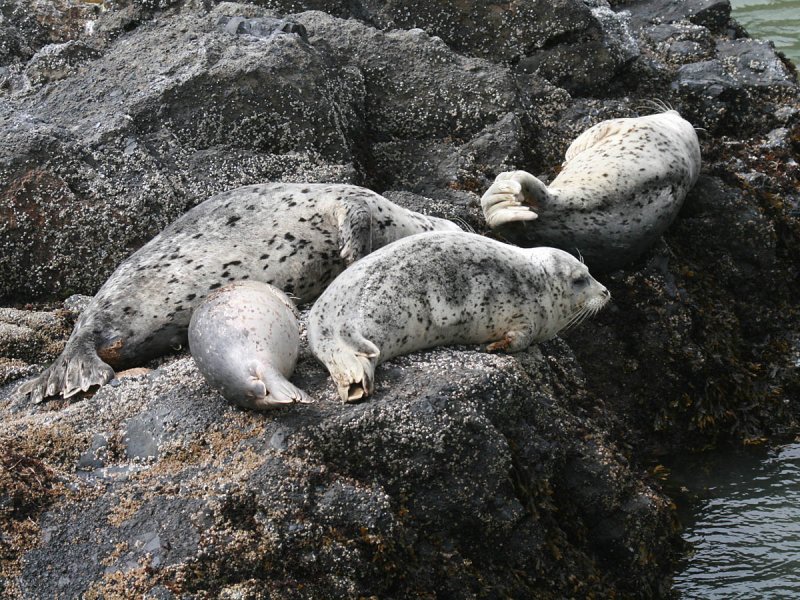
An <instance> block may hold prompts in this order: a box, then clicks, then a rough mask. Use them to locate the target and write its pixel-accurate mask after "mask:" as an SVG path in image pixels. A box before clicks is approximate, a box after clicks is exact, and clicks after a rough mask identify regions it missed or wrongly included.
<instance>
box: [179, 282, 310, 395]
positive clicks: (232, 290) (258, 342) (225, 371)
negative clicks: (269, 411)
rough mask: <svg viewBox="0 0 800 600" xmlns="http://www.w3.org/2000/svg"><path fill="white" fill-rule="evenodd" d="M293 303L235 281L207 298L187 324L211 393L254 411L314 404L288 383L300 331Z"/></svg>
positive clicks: (279, 294)
mask: <svg viewBox="0 0 800 600" xmlns="http://www.w3.org/2000/svg"><path fill="white" fill-rule="evenodd" d="M299 329H300V328H299V325H298V323H297V313H296V309H295V307H294V304H292V301H291V300H290V299H289V297H288V296H287V295H286V294H284V293H283V292H281V291H280V290H279V289H277V288H276V287H274V286H271V285H269V284H267V283H261V282H260V281H236V282H234V283H231V284H229V285H226V286H224V287H222V288H220V289H218V290H216V291H215V292H213V293H211V294H209V295H208V297H207V298H206V299H205V300H204V301H203V302H202V303H201V304H200V306H198V307H197V308H196V309H195V310H194V312H193V313H192V318H191V320H190V321H189V350H190V351H191V353H192V357H193V358H194V361H195V363H196V364H197V368H198V369H199V371H200V373H202V374H203V377H205V380H206V381H207V382H208V383H209V385H210V386H211V387H213V388H214V389H216V390H219V392H220V393H221V394H222V395H223V396H224V397H225V398H226V399H227V400H229V401H230V402H233V403H234V404H238V405H239V406H242V407H244V408H252V409H256V410H261V409H266V408H272V407H275V406H281V405H284V404H291V403H294V402H310V401H311V399H310V398H309V397H308V395H306V393H305V392H303V391H302V390H300V389H298V388H297V387H295V386H294V385H293V384H291V383H290V382H289V381H288V378H289V377H291V375H292V373H293V372H294V367H295V365H296V364H297V354H298V352H299V348H300V331H299Z"/></svg>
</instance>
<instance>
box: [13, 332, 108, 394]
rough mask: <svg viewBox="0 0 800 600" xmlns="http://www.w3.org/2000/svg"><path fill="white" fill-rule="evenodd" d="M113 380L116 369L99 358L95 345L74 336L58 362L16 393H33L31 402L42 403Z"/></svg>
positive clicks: (87, 338)
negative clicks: (52, 397) (48, 398)
mask: <svg viewBox="0 0 800 600" xmlns="http://www.w3.org/2000/svg"><path fill="white" fill-rule="evenodd" d="M113 378H114V369H112V368H111V367H110V366H109V365H107V364H106V363H104V362H103V361H102V360H101V359H100V357H99V356H98V355H97V351H96V349H95V345H94V342H93V340H92V339H91V338H89V337H86V336H81V335H77V336H73V337H72V338H70V339H69V340H68V341H67V345H66V347H65V348H64V351H63V352H62V353H61V355H60V356H59V357H58V358H57V359H56V360H55V362H54V363H53V364H52V365H50V366H49V367H48V368H47V369H45V370H44V371H43V372H42V373H41V374H40V375H39V376H38V377H37V378H36V379H34V380H32V381H28V382H26V383H24V384H22V385H21V386H20V387H19V388H17V394H18V395H20V396H24V395H26V394H30V398H31V402H33V403H34V404H39V403H40V402H42V401H43V400H44V399H45V398H47V397H49V396H55V395H57V394H61V395H62V396H63V397H64V398H69V397H70V396H74V395H75V394H77V393H78V392H85V391H87V390H88V389H89V388H91V387H92V386H95V385H103V384H105V383H108V382H109V381H111V380H112V379H113Z"/></svg>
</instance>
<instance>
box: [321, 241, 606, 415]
mask: <svg viewBox="0 0 800 600" xmlns="http://www.w3.org/2000/svg"><path fill="white" fill-rule="evenodd" d="M609 297H610V294H609V293H608V290H606V288H605V287H603V286H602V285H601V284H600V283H598V282H597V281H596V280H595V279H593V278H592V277H591V276H590V275H589V271H588V269H587V268H586V266H585V265H584V264H583V263H581V262H580V261H578V260H577V259H576V258H574V257H573V256H572V255H570V254H568V253H566V252H563V251H561V250H557V249H555V248H532V249H523V248H517V247H515V246H510V245H508V244H503V243H501V242H498V241H495V240H491V239H489V238H485V237H482V236H479V235H475V234H471V233H465V232H459V233H453V232H449V233H448V232H442V233H431V234H425V235H415V236H411V237H409V238H406V239H403V240H399V241H397V242H395V243H393V244H390V245H389V246H386V247H385V248H382V249H381V250H379V251H377V252H375V253H373V254H371V255H370V256H368V257H367V258H365V259H363V260H360V261H359V262H358V263H356V264H354V265H353V266H351V267H350V268H349V269H347V270H346V271H345V272H344V273H342V274H341V275H340V276H339V277H338V278H337V279H336V280H335V281H334V282H333V283H332V284H331V285H330V286H329V287H328V289H326V290H325V292H323V294H322V295H321V296H320V297H319V299H318V300H317V301H316V303H315V304H314V306H313V307H312V309H311V312H310V313H309V317H308V342H309V347H310V348H311V350H312V352H313V353H314V354H315V356H316V357H317V358H318V359H319V360H320V361H321V362H322V363H324V364H325V366H326V367H327V368H328V371H329V372H330V374H331V376H332V377H333V379H334V381H335V382H336V385H337V388H338V391H339V394H340V396H341V398H342V399H343V400H345V401H351V400H358V399H359V398H361V397H363V396H367V395H369V394H370V393H371V392H372V390H373V387H374V383H373V382H374V372H375V367H376V365H377V364H379V363H381V362H383V361H386V360H389V359H390V358H393V357H395V356H398V355H401V354H406V353H408V352H413V351H415V350H421V349H424V348H431V347H434V346H441V345H448V344H481V343H485V342H491V343H490V344H489V346H488V349H489V350H498V349H504V350H508V351H510V352H515V351H518V350H523V349H524V348H527V347H528V346H529V345H530V344H531V343H533V342H537V341H541V340H546V339H549V338H551V337H553V336H555V335H556V334H557V333H558V332H559V331H560V330H561V329H563V328H564V327H567V326H568V325H571V324H574V323H575V322H577V321H579V320H581V319H582V318H585V317H586V316H588V315H591V314H594V313H595V312H597V311H598V310H600V308H602V307H603V306H604V305H605V303H606V302H607V301H608V299H609Z"/></svg>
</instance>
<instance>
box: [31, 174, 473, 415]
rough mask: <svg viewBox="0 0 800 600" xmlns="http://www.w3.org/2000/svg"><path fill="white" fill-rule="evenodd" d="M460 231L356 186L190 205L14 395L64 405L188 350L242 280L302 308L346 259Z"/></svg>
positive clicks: (278, 186) (266, 188)
mask: <svg viewBox="0 0 800 600" xmlns="http://www.w3.org/2000/svg"><path fill="white" fill-rule="evenodd" d="M433 230H453V231H460V228H459V227H458V226H457V225H455V224H454V223H451V222H450V221H446V220H444V219H437V218H434V217H426V216H424V215H421V214H418V213H415V212H412V211H409V210H406V209H404V208H401V207H399V206H397V205H396V204H393V203H392V202H390V201H388V200H387V199H386V198H384V197H382V196H379V195H378V194H376V193H374V192H371V191H369V190H367V189H364V188H361V187H357V186H353V185H327V184H284V183H274V184H263V185H251V186H246V187H242V188H238V189H235V190H231V191H227V192H223V193H221V194H218V195H216V196H214V197H212V198H209V199H208V200H206V201H205V202H203V203H201V204H199V205H198V206H196V207H195V208H193V209H192V210H190V211H189V212H187V213H186V214H185V215H183V216H182V217H180V218H179V219H178V220H177V221H175V222H174V223H172V224H171V225H169V226H168V227H167V228H166V229H164V231H162V232H161V233H160V234H159V235H157V236H156V237H155V238H153V239H152V240H151V241H150V242H148V243H147V244H146V245H144V246H143V247H142V248H141V249H139V250H138V251H137V252H136V253H134V254H133V255H131V256H130V257H129V258H128V259H126V260H125V261H124V262H123V263H122V264H121V265H120V266H119V267H118V268H117V270H116V271H114V273H112V274H111V276H110V277H109V278H108V280H107V281H106V282H105V283H104V284H103V286H102V287H101V288H100V291H98V293H97V295H96V296H95V297H94V299H93V300H92V302H91V303H90V304H89V306H88V307H87V308H86V309H85V310H84V311H83V312H82V313H81V316H80V318H79V319H78V322H77V324H76V325H75V329H74V331H73V332H72V335H71V336H70V338H69V340H68V341H67V345H66V347H65V348H64V351H63V352H62V353H61V355H60V356H59V357H58V358H57V359H56V361H55V362H54V363H53V364H52V365H51V366H50V367H49V368H47V369H46V370H45V371H44V372H43V373H41V374H40V375H39V376H38V377H37V378H36V379H34V380H32V381H30V382H26V383H24V384H23V385H22V386H20V388H19V393H21V394H27V393H30V395H31V399H32V400H33V401H34V402H40V401H41V400H42V399H43V398H45V397H47V396H52V395H54V394H61V395H63V396H64V397H65V398H67V397H69V396H72V395H73V394H76V393H78V392H80V391H85V390H88V389H89V388H90V387H91V386H93V385H102V384H104V383H106V382H107V381H109V380H110V379H111V378H113V377H114V369H120V368H127V367H131V366H136V365H138V364H141V363H142V362H143V361H145V360H147V359H149V358H151V357H154V356H158V355H160V354H164V353H166V352H167V351H169V350H170V349H171V348H175V347H178V346H180V345H182V344H185V343H186V330H187V327H188V325H189V318H190V317H191V314H192V310H193V309H194V308H195V307H196V306H197V305H198V304H199V303H200V302H201V301H202V300H203V299H204V298H205V297H206V296H207V295H208V294H209V293H211V292H213V291H214V290H215V289H217V288H220V287H222V286H223V285H225V284H227V283H229V282H232V281H237V280H241V279H251V280H255V281H262V282H265V283H269V284H271V285H274V286H275V287H277V288H279V289H281V290H283V291H284V292H286V293H288V294H292V295H294V296H295V297H297V298H298V300H299V302H307V301H310V300H313V299H314V298H316V297H317V296H318V295H319V294H320V292H322V290H323V289H324V288H325V286H326V285H327V284H328V282H330V281H331V280H332V279H333V278H334V277H336V275H337V274H338V273H340V272H341V271H342V270H343V269H344V268H345V267H346V266H347V265H348V264H350V263H352V262H353V261H355V260H357V259H359V258H361V257H363V256H365V255H367V254H369V253H370V252H371V251H372V250H373V249H375V248H379V247H381V246H384V245H386V244H388V243H389V242H392V241H394V240H396V239H399V238H402V237H405V236H408V235H412V234H415V233H420V232H424V231H433Z"/></svg>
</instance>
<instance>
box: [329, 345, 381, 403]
mask: <svg viewBox="0 0 800 600" xmlns="http://www.w3.org/2000/svg"><path fill="white" fill-rule="evenodd" d="M328 371H330V374H331V377H333V381H334V382H335V383H336V389H337V390H338V392H339V397H340V398H341V399H342V400H344V401H345V402H357V401H358V400H361V399H363V398H366V397H367V396H369V395H370V394H371V393H372V392H373V391H374V390H375V365H374V364H373V362H372V360H370V359H369V358H367V357H366V356H362V355H359V354H353V353H350V352H346V353H344V352H343V353H341V354H339V355H337V356H335V357H334V358H333V360H332V364H331V365H329V366H328Z"/></svg>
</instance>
